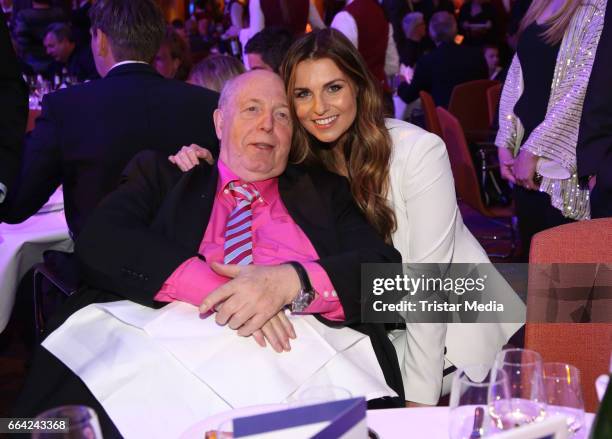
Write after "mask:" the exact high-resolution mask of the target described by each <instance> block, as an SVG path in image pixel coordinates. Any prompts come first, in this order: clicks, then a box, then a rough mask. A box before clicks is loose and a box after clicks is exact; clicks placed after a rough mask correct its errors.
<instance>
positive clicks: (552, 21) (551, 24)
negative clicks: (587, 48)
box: [519, 0, 582, 46]
mask: <svg viewBox="0 0 612 439" xmlns="http://www.w3.org/2000/svg"><path fill="white" fill-rule="evenodd" d="M549 3H550V2H549V1H548V0H534V1H533V3H532V4H531V6H529V9H527V12H526V13H525V16H524V17H523V19H522V20H521V25H520V27H519V35H520V34H521V33H523V31H524V30H525V29H526V28H527V27H528V26H529V25H531V24H532V23H533V22H535V21H536V20H537V19H538V17H539V16H540V15H542V13H543V12H544V10H545V9H546V7H547V6H548V4H549ZM581 4H582V1H581V0H565V3H564V4H563V6H561V7H560V8H559V10H558V11H557V12H555V13H554V14H552V15H551V16H550V18H548V20H546V21H545V22H544V26H546V30H545V31H544V32H542V36H543V37H544V41H545V42H546V43H548V44H550V45H551V46H553V45H555V44H557V43H560V42H561V40H563V35H565V31H566V29H567V27H568V26H569V24H570V21H572V17H573V16H574V14H575V13H576V10H577V9H578V8H579V7H580V5H581Z"/></svg>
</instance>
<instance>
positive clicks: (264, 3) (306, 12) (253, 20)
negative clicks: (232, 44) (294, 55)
mask: <svg viewBox="0 0 612 439" xmlns="http://www.w3.org/2000/svg"><path fill="white" fill-rule="evenodd" d="M306 24H310V26H311V27H312V28H313V29H323V28H325V23H323V20H322V19H321V16H320V15H319V11H318V10H317V7H316V6H315V5H314V3H313V0H249V26H248V27H247V28H244V29H242V30H241V31H240V34H239V39H240V43H241V44H242V47H244V46H245V45H246V43H247V41H249V40H250V39H251V38H252V37H253V35H255V34H256V33H257V32H259V31H261V30H262V29H264V28H266V27H269V26H275V27H283V28H285V29H287V30H288V31H289V32H291V34H292V35H293V36H294V37H296V36H299V35H302V34H303V33H304V32H306Z"/></svg>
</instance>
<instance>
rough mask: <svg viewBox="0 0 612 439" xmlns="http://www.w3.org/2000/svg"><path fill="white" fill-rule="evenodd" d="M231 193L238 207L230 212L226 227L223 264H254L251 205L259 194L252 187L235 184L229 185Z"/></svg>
mask: <svg viewBox="0 0 612 439" xmlns="http://www.w3.org/2000/svg"><path fill="white" fill-rule="evenodd" d="M229 191H230V193H231V194H232V196H233V197H234V199H235V200H236V207H234V209H233V210H232V211H231V212H230V214H229V216H228V218H227V224H226V226H225V244H224V245H223V263H225V264H238V265H248V264H251V263H252V262H253V241H252V233H251V216H252V212H251V204H252V202H253V199H255V197H256V196H257V195H258V194H257V191H256V190H255V188H254V187H252V186H251V185H249V186H248V187H244V186H240V185H237V184H235V183H234V182H231V183H230V184H229Z"/></svg>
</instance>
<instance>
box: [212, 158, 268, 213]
mask: <svg viewBox="0 0 612 439" xmlns="http://www.w3.org/2000/svg"><path fill="white" fill-rule="evenodd" d="M217 168H218V169H219V183H218V185H217V193H218V192H220V191H222V190H225V189H227V185H228V184H230V183H231V182H232V181H236V180H240V177H238V176H237V175H236V174H234V172H232V170H231V169H230V168H228V166H227V165H226V164H225V163H223V161H222V160H221V159H219V160H217ZM251 184H252V185H253V186H255V189H257V192H259V194H260V195H261V197H262V199H263V201H264V202H265V203H266V204H270V203H272V202H273V201H274V199H275V198H276V197H277V196H278V177H274V178H269V179H267V180H262V181H254V182H252V183H251Z"/></svg>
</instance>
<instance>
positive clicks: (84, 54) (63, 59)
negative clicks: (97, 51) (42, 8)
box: [43, 23, 100, 82]
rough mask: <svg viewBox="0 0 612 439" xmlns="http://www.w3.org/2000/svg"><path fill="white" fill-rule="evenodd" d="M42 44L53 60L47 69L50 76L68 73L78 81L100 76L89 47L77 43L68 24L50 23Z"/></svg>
mask: <svg viewBox="0 0 612 439" xmlns="http://www.w3.org/2000/svg"><path fill="white" fill-rule="evenodd" d="M43 44H44V45H45V49H46V50H47V54H48V55H49V56H50V57H51V58H53V60H54V62H53V63H52V64H51V65H50V66H49V69H48V71H47V73H48V74H49V75H50V76H54V75H58V76H59V75H68V76H69V77H73V78H76V80H77V81H79V82H84V81H87V80H90V79H97V78H99V77H100V75H98V72H97V71H96V64H95V62H94V58H93V54H92V52H91V49H90V48H89V47H86V46H81V45H78V44H77V42H76V41H75V39H74V37H73V35H72V29H71V28H70V26H69V25H68V24H66V23H53V24H52V25H50V26H49V27H48V28H47V34H46V35H45V38H44V40H43ZM66 79H67V78H64V80H66Z"/></svg>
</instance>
